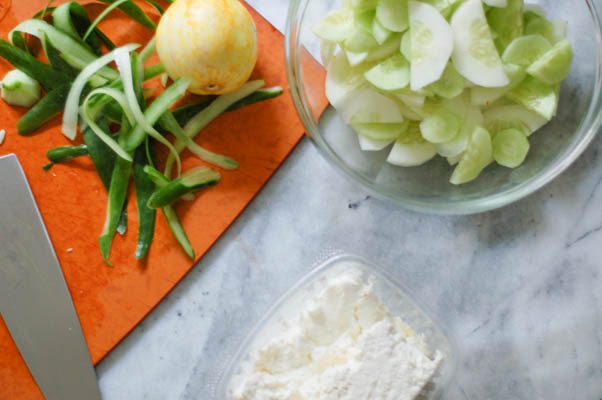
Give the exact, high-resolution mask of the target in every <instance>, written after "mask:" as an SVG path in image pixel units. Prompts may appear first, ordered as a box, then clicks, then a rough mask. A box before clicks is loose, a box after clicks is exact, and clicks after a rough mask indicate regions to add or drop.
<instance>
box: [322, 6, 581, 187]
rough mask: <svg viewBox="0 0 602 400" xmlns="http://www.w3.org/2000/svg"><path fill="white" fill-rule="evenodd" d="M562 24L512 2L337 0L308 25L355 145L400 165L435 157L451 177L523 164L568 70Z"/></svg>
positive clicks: (455, 180) (458, 180)
mask: <svg viewBox="0 0 602 400" xmlns="http://www.w3.org/2000/svg"><path fill="white" fill-rule="evenodd" d="M566 30H567V24H566V22H564V21H559V20H548V19H546V15H545V11H544V10H543V9H541V8H540V7H538V6H537V5H530V4H524V3H523V0H423V1H414V0H410V1H408V0H343V5H342V7H341V8H340V9H337V10H334V11H332V12H330V13H329V14H328V15H327V16H326V17H325V18H324V20H322V21H321V22H320V23H319V24H318V25H316V26H315V27H314V33H315V34H316V35H317V36H318V37H319V38H320V39H321V41H322V49H321V50H322V51H321V52H322V61H323V63H324V65H325V66H326V68H327V80H326V95H327V97H328V99H329V101H330V103H331V104H332V106H333V107H335V108H336V109H337V110H338V112H339V113H340V115H341V116H342V118H343V119H344V120H345V122H346V123H348V124H349V125H350V126H351V127H352V128H353V129H354V130H355V131H356V132H357V134H358V137H359V143H360V146H361V148H362V150H365V151H382V150H384V149H387V148H389V147H390V146H391V145H393V146H392V147H391V149H390V154H389V157H388V159H387V161H388V162H389V163H391V164H394V165H398V166H402V167H412V166H418V165H422V164H424V163H426V162H427V161H429V160H431V159H432V158H434V157H435V156H437V155H439V156H442V157H445V158H446V159H447V160H448V162H449V164H450V165H452V166H455V170H454V172H453V174H452V176H451V179H450V182H451V183H452V184H456V185H459V184H463V183H466V182H470V181H472V180H474V179H476V178H477V177H478V176H479V174H480V173H481V172H482V171H483V170H484V169H485V168H486V167H487V166H488V165H490V164H491V163H492V162H496V163H497V164H499V165H502V166H504V167H508V168H516V167H518V166H520V165H521V164H522V163H523V162H524V160H525V158H526V157H527V154H528V152H529V139H528V138H529V136H530V135H531V134H532V133H533V132H535V131H536V130H538V129H539V128H541V127H542V126H543V125H545V124H546V123H547V122H548V121H550V120H551V119H552V118H553V117H554V116H555V115H556V109H557V107H558V96H559V90H560V83H561V82H562V81H563V80H564V79H565V78H566V77H567V76H568V74H569V71H570V68H571V63H572V59H573V52H572V47H571V44H570V43H569V42H568V41H567V40H566Z"/></svg>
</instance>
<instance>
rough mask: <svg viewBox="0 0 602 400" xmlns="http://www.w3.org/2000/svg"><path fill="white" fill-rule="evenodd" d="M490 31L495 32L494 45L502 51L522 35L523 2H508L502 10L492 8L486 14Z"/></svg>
mask: <svg viewBox="0 0 602 400" xmlns="http://www.w3.org/2000/svg"><path fill="white" fill-rule="evenodd" d="M487 20H488V22H489V26H490V27H491V30H492V31H493V32H495V45H496V47H497V49H498V50H499V51H503V50H504V49H505V48H506V46H508V44H510V42H512V41H513V40H514V39H515V38H517V37H519V36H520V35H522V34H523V0H508V5H507V6H506V7H504V8H497V7H495V8H492V9H491V10H489V12H488V13H487Z"/></svg>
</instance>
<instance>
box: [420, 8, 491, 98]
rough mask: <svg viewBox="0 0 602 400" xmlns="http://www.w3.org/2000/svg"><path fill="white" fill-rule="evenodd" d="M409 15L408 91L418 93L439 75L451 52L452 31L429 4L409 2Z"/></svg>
mask: <svg viewBox="0 0 602 400" xmlns="http://www.w3.org/2000/svg"><path fill="white" fill-rule="evenodd" d="M479 1H480V0H479ZM409 15H410V33H411V52H412V61H411V87H412V90H419V89H422V88H423V87H425V86H427V85H429V84H431V83H433V82H435V81H436V80H438V79H439V78H440V77H441V75H442V74H443V70H444V69H445V66H446V65H447V62H448V60H449V57H450V55H451V53H452V50H453V39H452V30H451V27H450V26H449V24H448V23H447V21H446V20H445V19H444V18H443V17H442V16H441V14H439V12H438V11H437V9H436V8H435V7H433V6H431V5H428V4H425V3H419V2H417V1H410V2H409Z"/></svg>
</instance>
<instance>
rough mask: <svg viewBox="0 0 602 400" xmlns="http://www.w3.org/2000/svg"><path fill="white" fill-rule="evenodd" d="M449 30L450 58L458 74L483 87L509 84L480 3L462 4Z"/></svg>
mask: <svg viewBox="0 0 602 400" xmlns="http://www.w3.org/2000/svg"><path fill="white" fill-rule="evenodd" d="M451 28H452V31H453V47H454V51H453V55H452V59H453V62H454V65H455V66H456V69H457V70H458V72H459V73H460V74H462V75H463V76H464V77H465V78H466V79H468V80H469V81H471V82H473V83H475V84H477V85H479V86H484V87H501V86H505V85H508V84H509V83H510V80H509V79H508V77H507V76H506V72H505V71H504V67H503V65H502V61H501V60H500V56H499V54H498V52H497V50H496V48H495V44H494V43H493V38H492V35H491V31H490V30H489V26H488V25H487V19H486V18H485V12H484V10H483V4H482V3H481V0H468V1H466V2H465V3H463V4H462V5H461V6H460V7H459V8H458V10H457V11H456V12H455V13H454V15H453V17H452V20H451Z"/></svg>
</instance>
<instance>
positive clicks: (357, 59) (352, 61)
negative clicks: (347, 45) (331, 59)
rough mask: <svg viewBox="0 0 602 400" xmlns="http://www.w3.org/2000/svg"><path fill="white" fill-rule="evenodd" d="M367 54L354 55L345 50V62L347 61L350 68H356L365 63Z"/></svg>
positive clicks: (354, 53)
mask: <svg viewBox="0 0 602 400" xmlns="http://www.w3.org/2000/svg"><path fill="white" fill-rule="evenodd" d="M368 54H369V53H368V52H367V51H364V52H360V53H356V52H354V51H351V50H345V55H346V56H347V61H349V65H351V66H352V67H357V66H358V65H360V64H361V63H363V62H364V61H366V59H367V58H368Z"/></svg>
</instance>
